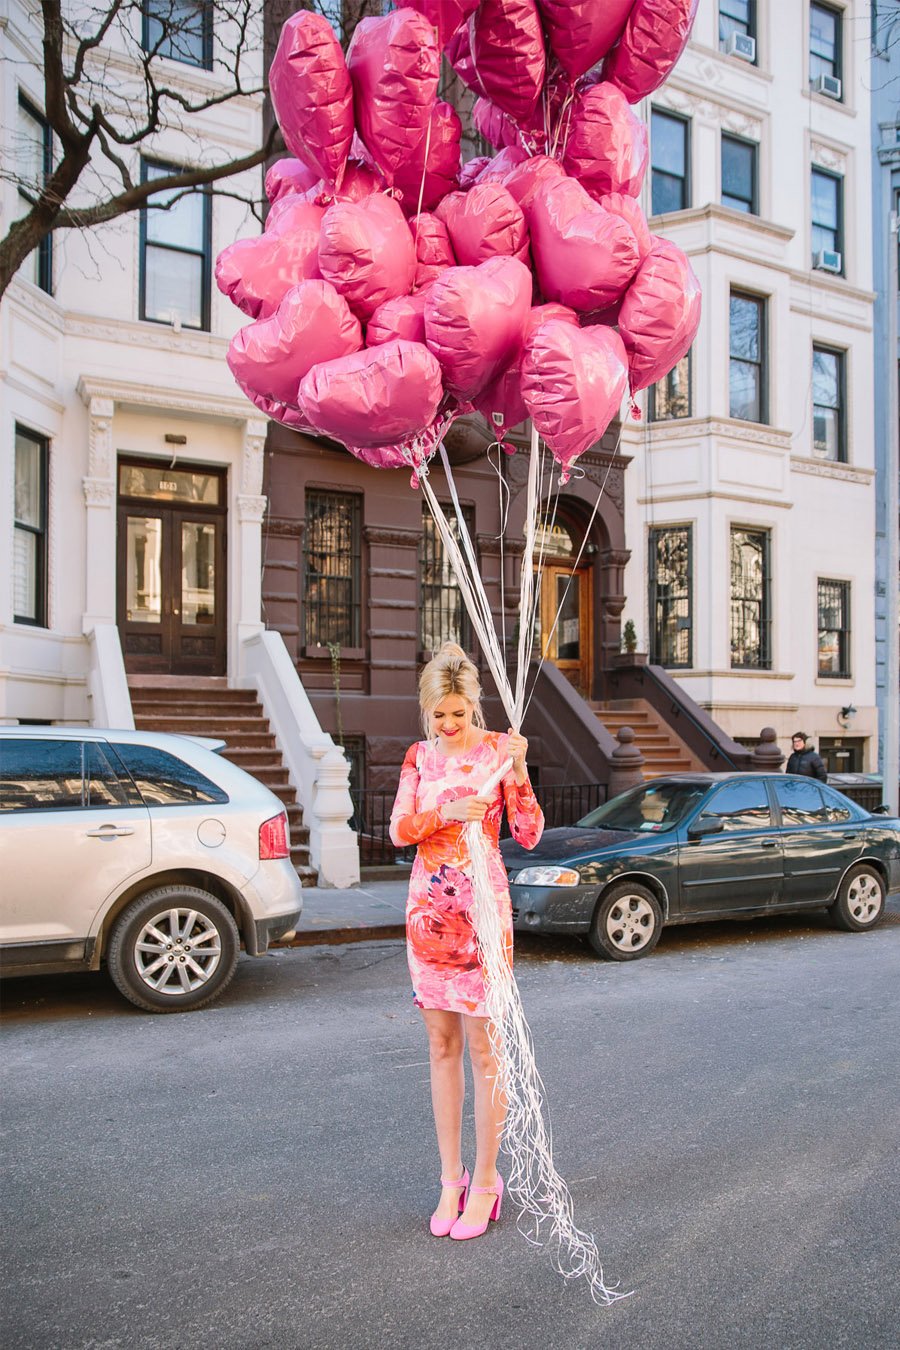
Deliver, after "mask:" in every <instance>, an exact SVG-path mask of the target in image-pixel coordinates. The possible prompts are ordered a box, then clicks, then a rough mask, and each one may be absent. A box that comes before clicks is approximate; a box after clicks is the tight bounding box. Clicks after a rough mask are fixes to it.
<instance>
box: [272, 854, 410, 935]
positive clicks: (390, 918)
mask: <svg viewBox="0 0 900 1350" xmlns="http://www.w3.org/2000/svg"><path fill="white" fill-rule="evenodd" d="M408 888H409V873H408V872H404V873H403V874H402V875H401V876H399V877H397V878H396V880H390V881H366V880H365V879H364V880H363V882H362V883H361V884H360V885H359V886H354V887H352V888H351V889H347V890H331V889H326V888H325V887H314V886H310V887H306V886H304V888H303V914H302V915H301V918H300V923H299V925H298V928H297V935H296V937H294V938H292V939H291V940H290V941H289V942H285V943H276V944H274V945H276V946H286V947H309V946H313V945H315V944H318V943H340V942H371V941H372V940H373V939H376V940H381V941H385V940H387V939H394V938H402V937H404V936H405V933H406V893H407V890H408Z"/></svg>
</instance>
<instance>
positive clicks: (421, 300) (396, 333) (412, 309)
mask: <svg viewBox="0 0 900 1350" xmlns="http://www.w3.org/2000/svg"><path fill="white" fill-rule="evenodd" d="M427 299H428V288H427V287H426V288H425V289H424V290H422V291H416V292H415V294H414V295H398V296H397V298H396V299H395V300H385V302H384V304H383V305H379V306H378V308H377V309H376V311H375V313H374V314H373V315H372V317H371V319H370V320H369V322H368V323H367V324H366V346H367V347H379V346H381V345H382V344H383V343H385V342H393V341H394V340H395V339H396V338H404V339H405V340H406V341H407V342H424V341H425V302H426V301H427Z"/></svg>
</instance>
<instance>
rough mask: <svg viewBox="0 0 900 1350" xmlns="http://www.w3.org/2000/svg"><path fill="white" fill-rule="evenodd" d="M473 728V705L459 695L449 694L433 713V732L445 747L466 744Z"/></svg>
mask: <svg viewBox="0 0 900 1350" xmlns="http://www.w3.org/2000/svg"><path fill="white" fill-rule="evenodd" d="M471 726H472V705H471V703H469V702H468V700H467V699H464V698H462V697H461V695H459V694H448V695H447V697H446V698H442V699H441V701H440V703H438V704H437V705H436V707H434V708H433V709H432V712H431V730H432V734H433V735H434V736H437V738H438V740H440V741H442V742H443V744H444V745H448V746H450V745H460V744H464V743H465V740H466V737H467V735H468V733H469V731H470V729H471Z"/></svg>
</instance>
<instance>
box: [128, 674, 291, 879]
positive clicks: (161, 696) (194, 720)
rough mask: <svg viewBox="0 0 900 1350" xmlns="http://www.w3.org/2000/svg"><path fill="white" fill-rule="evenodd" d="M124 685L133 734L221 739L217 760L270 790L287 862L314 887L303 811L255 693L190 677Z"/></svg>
mask: <svg viewBox="0 0 900 1350" xmlns="http://www.w3.org/2000/svg"><path fill="white" fill-rule="evenodd" d="M128 687H129V690H130V692H131V707H132V712H133V713H134V724H135V727H136V728H137V729H138V730H139V731H175V732H182V733H183V734H185V735H189V736H211V737H213V738H214V739H216V740H221V741H224V742H225V749H224V750H223V751H222V752H221V753H222V755H223V757H224V758H225V759H228V760H230V761H231V762H232V764H237V766H238V767H239V768H241V769H243V770H244V771H245V772H246V773H249V774H251V775H252V776H253V777H254V778H256V779H257V780H258V781H259V782H260V783H263V784H264V785H265V786H266V787H267V788H268V789H269V791H270V792H274V794H275V796H276V797H277V798H278V800H279V801H280V802H282V803H283V804H284V808H285V810H286V811H287V817H288V825H289V827H290V835H291V861H292V863H293V864H294V866H295V868H296V869H297V874H298V876H299V877H300V880H301V881H302V883H303V885H304V886H315V885H316V883H317V881H318V874H317V873H316V871H315V869H314V868H312V867H310V865H309V830H308V829H307V828H306V826H305V825H304V823H303V807H302V806H301V805H300V803H299V802H298V801H297V793H296V790H295V789H294V788H292V787H291V785H290V782H289V780H288V772H287V769H286V768H285V766H284V763H283V762H282V758H281V751H280V750H279V749H278V748H277V746H276V745H275V737H274V736H273V735H272V733H271V732H270V730H269V723H268V720H267V718H266V716H265V714H264V712H263V708H262V704H261V703H260V702H259V700H258V699H257V696H256V694H255V692H254V691H253V690H252V689H229V688H228V684H227V682H226V680H225V679H222V678H214V677H208V678H205V679H196V678H194V677H193V676H181V677H179V676H154V675H132V676H130V677H129V680H128Z"/></svg>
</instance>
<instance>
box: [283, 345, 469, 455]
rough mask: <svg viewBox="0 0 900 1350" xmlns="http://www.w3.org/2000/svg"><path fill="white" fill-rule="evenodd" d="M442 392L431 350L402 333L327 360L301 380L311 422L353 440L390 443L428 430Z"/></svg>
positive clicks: (349, 442) (347, 442) (342, 438)
mask: <svg viewBox="0 0 900 1350" xmlns="http://www.w3.org/2000/svg"><path fill="white" fill-rule="evenodd" d="M442 397H443V389H442V387H441V368H440V366H439V365H438V362H437V361H436V359H435V358H434V356H433V355H432V353H431V352H430V351H429V350H428V348H427V347H424V346H423V345H422V344H421V343H419V342H404V341H403V340H402V339H399V340H397V341H395V342H387V343H385V344H384V346H382V347H367V348H366V349H365V350H364V351H361V352H356V353H354V355H352V356H343V357H340V358H338V360H336V361H323V362H321V364H319V365H315V366H313V368H312V370H311V371H310V372H309V374H308V375H306V376H304V378H303V379H302V380H301V381H300V404H301V406H302V407H303V408H304V410H305V412H306V414H307V416H308V417H309V418H310V420H311V421H312V423H313V425H314V426H315V427H317V428H318V430H319V431H321V432H322V433H323V434H324V435H326V436H334V437H336V439H337V440H339V441H343V442H344V444H345V445H353V446H375V445H392V444H394V443H395V442H396V441H402V440H403V439H404V438H405V437H407V436H414V435H415V434H416V433H417V432H421V431H424V429H425V428H426V427H428V426H429V425H430V424H431V422H432V420H433V419H434V415H435V413H436V412H437V410H438V405H439V404H440V401H441V399H442Z"/></svg>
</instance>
